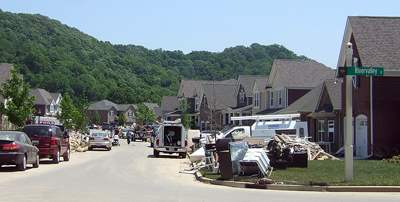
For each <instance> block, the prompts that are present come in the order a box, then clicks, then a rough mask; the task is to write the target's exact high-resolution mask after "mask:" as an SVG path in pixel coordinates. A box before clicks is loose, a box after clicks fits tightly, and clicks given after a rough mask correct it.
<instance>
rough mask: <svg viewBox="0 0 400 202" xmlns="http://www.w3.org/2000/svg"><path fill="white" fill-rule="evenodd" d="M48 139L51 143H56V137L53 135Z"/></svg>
mask: <svg viewBox="0 0 400 202" xmlns="http://www.w3.org/2000/svg"><path fill="white" fill-rule="evenodd" d="M50 140H51V142H50V144H51V145H55V144H57V143H56V139H55V138H54V137H51V138H50Z"/></svg>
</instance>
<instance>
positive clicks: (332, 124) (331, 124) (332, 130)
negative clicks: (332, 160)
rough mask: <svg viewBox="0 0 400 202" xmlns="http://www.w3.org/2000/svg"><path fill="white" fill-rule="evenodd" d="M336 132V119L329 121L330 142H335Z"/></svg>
mask: <svg viewBox="0 0 400 202" xmlns="http://www.w3.org/2000/svg"><path fill="white" fill-rule="evenodd" d="M334 134H335V121H334V120H329V121H328V140H329V142H334Z"/></svg>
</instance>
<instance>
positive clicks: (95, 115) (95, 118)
mask: <svg viewBox="0 0 400 202" xmlns="http://www.w3.org/2000/svg"><path fill="white" fill-rule="evenodd" d="M92 123H93V124H96V125H99V124H100V115H99V112H98V111H97V110H95V111H94V112H93V117H92Z"/></svg>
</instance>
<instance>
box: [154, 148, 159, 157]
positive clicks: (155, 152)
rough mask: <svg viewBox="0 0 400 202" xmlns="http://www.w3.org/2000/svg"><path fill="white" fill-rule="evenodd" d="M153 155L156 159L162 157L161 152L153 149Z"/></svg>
mask: <svg viewBox="0 0 400 202" xmlns="http://www.w3.org/2000/svg"><path fill="white" fill-rule="evenodd" d="M153 155H154V157H156V158H157V157H159V156H160V152H159V151H157V150H155V149H153Z"/></svg>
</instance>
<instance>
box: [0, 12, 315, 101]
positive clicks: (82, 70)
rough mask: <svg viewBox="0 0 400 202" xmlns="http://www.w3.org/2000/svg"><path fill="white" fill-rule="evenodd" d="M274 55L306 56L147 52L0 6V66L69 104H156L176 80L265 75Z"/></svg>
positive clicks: (249, 50)
mask: <svg viewBox="0 0 400 202" xmlns="http://www.w3.org/2000/svg"><path fill="white" fill-rule="evenodd" d="M274 59H308V58H307V57H306V56H298V55H296V54H295V53H293V52H292V51H290V50H288V49H286V48H285V47H284V46H282V45H278V44H273V45H268V46H266V45H260V44H257V43H253V44H251V45H250V46H249V47H246V46H236V47H230V48H226V49H225V50H224V51H222V52H218V53H214V52H209V51H192V52H191V53H188V54H184V53H183V52H182V51H180V50H175V51H168V50H162V49H155V50H150V49H147V48H145V47H143V46H136V45H121V44H111V43H110V42H108V41H99V40H97V39H96V38H94V37H92V36H90V35H87V34H85V33H83V32H81V31H80V30H78V29H76V28H73V27H69V26H68V25H65V24H62V23H61V22H59V21H57V20H54V19H50V18H48V17H47V16H43V15H40V14H24V13H18V14H15V13H10V12H3V11H2V10H0V63H12V64H14V67H15V68H17V70H18V72H19V73H20V74H23V75H24V80H25V81H26V82H28V83H29V84H30V87H31V88H33V89H35V88H43V89H45V90H47V91H49V92H58V93H61V94H63V95H64V94H65V93H68V95H69V96H70V97H71V99H72V101H73V102H74V103H77V102H78V100H79V96H80V95H82V94H84V95H85V96H86V97H87V98H88V102H89V103H93V102H97V101H100V100H103V99H107V100H110V101H112V102H114V103H118V104H138V103H143V102H151V103H158V104H159V105H160V104H161V100H162V97H163V96H164V95H166V96H170V95H176V94H177V91H178V88H179V85H180V82H181V80H182V79H198V80H225V79H231V78H237V77H238V75H268V74H269V72H270V69H271V66H272V63H273V61H274Z"/></svg>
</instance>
